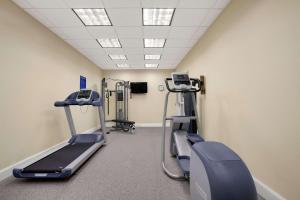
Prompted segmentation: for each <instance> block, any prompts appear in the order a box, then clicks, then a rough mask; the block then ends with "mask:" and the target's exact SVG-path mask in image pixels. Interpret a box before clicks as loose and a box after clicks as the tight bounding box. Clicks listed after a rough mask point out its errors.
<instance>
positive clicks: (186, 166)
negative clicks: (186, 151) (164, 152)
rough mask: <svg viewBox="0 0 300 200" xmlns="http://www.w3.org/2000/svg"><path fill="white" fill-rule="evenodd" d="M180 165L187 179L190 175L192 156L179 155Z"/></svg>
mask: <svg viewBox="0 0 300 200" xmlns="http://www.w3.org/2000/svg"><path fill="white" fill-rule="evenodd" d="M177 162H178V165H179V167H180V169H181V171H182V173H183V176H184V177H185V178H186V179H189V177H190V157H189V156H177Z"/></svg>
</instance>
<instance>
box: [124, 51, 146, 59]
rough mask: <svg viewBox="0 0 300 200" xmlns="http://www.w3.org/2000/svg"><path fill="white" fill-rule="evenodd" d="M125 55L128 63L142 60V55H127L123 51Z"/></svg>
mask: <svg viewBox="0 0 300 200" xmlns="http://www.w3.org/2000/svg"><path fill="white" fill-rule="evenodd" d="M125 54H126V56H127V58H128V60H129V61H143V60H144V54H128V53H126V51H125Z"/></svg>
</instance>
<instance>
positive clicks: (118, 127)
mask: <svg viewBox="0 0 300 200" xmlns="http://www.w3.org/2000/svg"><path fill="white" fill-rule="evenodd" d="M108 80H110V81H113V82H115V90H109V89H107V88H108V83H107V81H108ZM101 85H102V91H101V93H102V96H104V97H105V98H106V99H107V104H106V101H104V103H103V109H104V113H105V112H106V110H107V115H109V114H110V110H109V103H110V97H111V96H112V94H113V93H114V94H115V107H116V108H115V109H116V110H115V115H116V119H112V120H105V122H114V123H115V125H114V126H113V127H112V129H110V131H124V132H128V131H129V132H130V133H134V130H135V122H134V121H129V120H128V91H129V88H130V84H129V81H124V80H119V79H112V78H108V79H105V78H103V79H102V82H101ZM106 105H107V109H106Z"/></svg>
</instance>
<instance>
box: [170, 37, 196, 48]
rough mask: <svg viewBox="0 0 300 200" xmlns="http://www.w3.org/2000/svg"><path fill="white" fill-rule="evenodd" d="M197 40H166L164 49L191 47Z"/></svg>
mask: <svg viewBox="0 0 300 200" xmlns="http://www.w3.org/2000/svg"><path fill="white" fill-rule="evenodd" d="M196 42H197V40H183V39H168V41H167V43H166V48H168V47H192V46H194V44H195V43H196Z"/></svg>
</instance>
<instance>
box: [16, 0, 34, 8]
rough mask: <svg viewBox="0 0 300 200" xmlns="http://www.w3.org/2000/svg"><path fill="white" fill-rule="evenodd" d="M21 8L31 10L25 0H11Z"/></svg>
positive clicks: (30, 6)
mask: <svg viewBox="0 0 300 200" xmlns="http://www.w3.org/2000/svg"><path fill="white" fill-rule="evenodd" d="M13 1H14V2H15V3H16V4H17V5H18V6H20V7H21V8H32V5H31V4H30V3H29V2H28V1H27V0H13Z"/></svg>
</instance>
